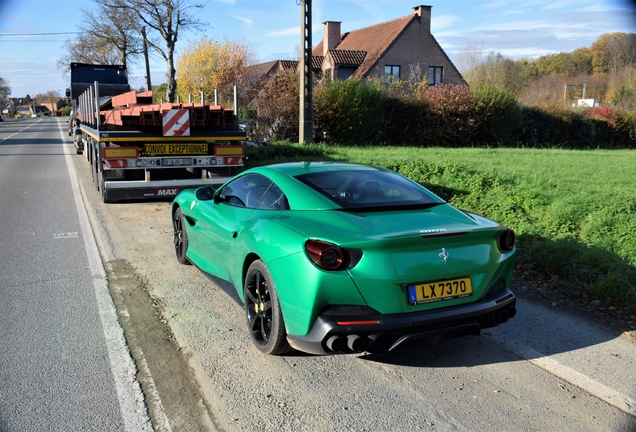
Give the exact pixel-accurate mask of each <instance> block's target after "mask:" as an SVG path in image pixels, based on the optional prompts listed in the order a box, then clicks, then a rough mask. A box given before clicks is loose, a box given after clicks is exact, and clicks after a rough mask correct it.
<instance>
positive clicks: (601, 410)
mask: <svg viewBox="0 0 636 432" xmlns="http://www.w3.org/2000/svg"><path fill="white" fill-rule="evenodd" d="M74 162H75V166H76V170H77V173H78V175H79V179H80V182H81V184H82V186H83V189H82V190H83V194H84V195H83V196H84V200H85V204H86V207H87V210H88V214H89V217H90V219H91V224H92V226H93V228H94V231H95V235H96V237H97V239H98V244H99V245H100V250H101V253H102V257H103V259H104V261H105V267H106V268H107V269H110V270H109V275H111V276H110V277H109V280H111V281H112V283H111V286H110V289H111V293H113V295H114V296H115V297H116V298H118V299H119V300H120V301H116V303H117V304H118V309H120V310H123V311H125V312H124V313H123V314H122V313H120V316H122V315H125V316H129V317H130V318H131V320H132V319H133V317H135V316H137V315H139V314H140V311H141V310H142V309H143V308H144V306H143V304H144V301H143V299H141V300H139V298H140V292H144V293H146V294H147V297H148V298H147V300H146V304H151V305H152V307H153V308H154V309H156V311H157V321H159V322H160V323H162V324H163V325H164V333H163V334H164V335H165V338H167V339H169V340H170V343H171V344H172V345H173V346H174V349H173V350H170V349H169V348H168V349H167V350H166V351H164V354H161V353H152V352H150V351H149V350H148V349H144V343H142V342H140V343H139V344H138V345H137V344H136V345H135V349H137V348H138V349H140V350H141V351H143V352H142V354H143V363H144V364H147V365H148V374H149V375H150V376H152V377H153V380H154V387H152V388H153V391H154V392H155V393H154V395H155V396H154V397H155V398H156V399H157V400H158V401H159V402H161V405H162V406H161V407H160V409H159V410H158V411H159V412H163V413H164V415H165V419H164V420H165V421H164V422H163V423H162V424H163V426H162V428H164V429H166V430H168V429H170V428H173V429H183V430H186V429H195V428H196V427H195V426H194V425H192V424H191V423H188V422H187V418H186V417H188V416H186V415H184V414H183V413H184V409H185V407H183V406H181V407H179V406H175V405H174V401H175V400H179V399H181V398H183V397H185V396H186V394H189V393H190V392H195V393H196V397H195V401H196V405H197V408H198V410H197V411H196V412H195V417H196V418H197V423H196V424H197V425H198V427H199V428H200V429H203V428H205V429H208V430H213V429H216V430H223V431H243V430H249V431H280V430H289V431H323V430H325V431H326V430H335V431H349V430H351V431H362V430H364V431H406V430H430V431H447V430H452V431H484V430H488V431H555V430H561V431H577V432H578V431H615V432H628V431H636V419H635V418H634V415H636V404H635V403H634V401H635V400H636V380H635V379H634V371H636V345H635V344H634V343H633V342H632V341H630V340H628V339H627V338H624V337H622V336H620V335H618V334H616V333H614V332H612V331H611V329H604V328H601V327H599V326H598V325H596V324H595V323H593V322H589V321H588V320H586V319H585V317H580V316H577V315H575V314H571V313H570V312H568V311H566V310H564V309H562V308H560V307H556V306H555V307H552V308H551V309H550V308H547V309H546V308H545V307H544V306H542V305H539V304H533V303H530V302H528V301H522V300H520V301H519V304H518V315H517V316H516V317H515V318H514V319H512V320H511V321H509V322H508V323H506V324H505V325H503V326H500V327H497V328H495V329H489V330H487V331H485V332H484V334H483V335H482V336H480V337H466V338H460V339H453V340H447V341H442V342H441V343H440V344H439V345H437V346H434V347H432V346H427V345H412V346H408V347H400V348H399V349H397V350H396V351H394V352H392V353H389V354H387V355H385V356H372V355H340V356H327V357H316V356H309V355H304V354H300V353H295V354H292V355H289V356H281V357H273V356H264V355H262V354H261V353H260V352H259V351H258V350H257V349H256V348H255V347H253V346H252V344H251V341H250V338H249V336H248V334H247V331H246V324H245V317H244V312H243V309H242V307H241V305H239V304H238V303H237V301H236V295H235V294H233V287H231V286H228V285H227V284H226V283H223V282H222V281H218V280H210V279H209V278H207V277H206V276H204V275H203V274H201V272H199V271H198V270H197V269H196V268H194V267H193V266H181V265H179V264H178V263H177V261H176V259H175V257H174V250H173V244H172V228H171V222H170V204H169V203H167V202H150V203H148V202H138V203H114V204H103V203H101V201H100V199H99V196H98V194H97V192H96V191H95V190H94V188H93V185H92V183H91V182H90V175H89V172H88V169H87V164H86V161H84V160H83V159H82V157H81V156H79V157H76V158H74ZM514 289H515V290H517V291H519V292H521V291H523V289H524V286H523V285H519V284H518V285H517V286H515V288H514ZM135 297H137V298H138V300H137V301H129V300H128V299H130V298H135ZM142 323H143V325H142V326H140V325H134V323H131V324H132V328H133V330H134V331H135V332H136V334H137V335H138V336H139V338H140V339H143V338H145V337H150V335H147V334H145V333H146V332H144V329H143V326H144V325H145V326H147V325H149V321H143V320H142ZM156 324H157V323H155V324H154V325H156ZM154 325H153V326H154ZM149 345H152V344H147V343H146V345H145V346H146V347H148V346H149ZM175 350H176V351H178V352H179V353H181V358H182V359H183V360H184V361H185V362H186V363H187V366H188V367H187V368H184V367H183V364H181V363H180V361H178V359H174V362H173V363H170V364H169V365H166V363H163V364H162V363H161V362H159V361H157V359H156V358H155V357H156V356H164V355H165V353H166V352H168V353H169V352H174V351H175ZM136 358H137V357H136ZM166 368H168V369H171V370H173V371H174V373H173V375H177V374H184V378H183V382H190V384H191V385H190V387H186V388H187V391H183V389H182V388H181V387H180V386H177V385H172V386H166V385H162V382H163V378H161V377H160V375H159V374H161V372H162V371H165V370H166ZM199 397H200V399H199ZM151 411H154V410H151ZM153 417H154V416H153ZM153 424H157V423H154V422H153Z"/></svg>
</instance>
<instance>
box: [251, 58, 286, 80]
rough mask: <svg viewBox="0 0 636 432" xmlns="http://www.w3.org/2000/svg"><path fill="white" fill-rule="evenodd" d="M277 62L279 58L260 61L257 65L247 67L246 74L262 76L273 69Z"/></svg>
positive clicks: (256, 76)
mask: <svg viewBox="0 0 636 432" xmlns="http://www.w3.org/2000/svg"><path fill="white" fill-rule="evenodd" d="M277 62H278V60H273V61H270V62H267V63H260V64H257V65H253V66H248V67H246V68H245V72H246V75H247V76H250V77H255V78H260V77H261V76H263V75H265V74H266V73H268V72H269V71H271V70H272V68H273V67H274V66H275V65H276V63H277Z"/></svg>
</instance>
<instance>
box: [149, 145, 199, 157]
mask: <svg viewBox="0 0 636 432" xmlns="http://www.w3.org/2000/svg"><path fill="white" fill-rule="evenodd" d="M144 152H145V153H146V154H147V155H204V154H208V145H207V144H145V145H144Z"/></svg>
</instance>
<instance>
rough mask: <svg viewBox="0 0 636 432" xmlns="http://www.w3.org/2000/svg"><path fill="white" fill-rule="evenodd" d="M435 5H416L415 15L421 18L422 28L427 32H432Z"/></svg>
mask: <svg viewBox="0 0 636 432" xmlns="http://www.w3.org/2000/svg"><path fill="white" fill-rule="evenodd" d="M432 7H433V6H415V7H414V8H413V10H414V11H415V15H417V16H418V17H419V18H420V23H421V24H422V28H423V29H424V30H426V31H427V32H429V33H430V32H431V8H432Z"/></svg>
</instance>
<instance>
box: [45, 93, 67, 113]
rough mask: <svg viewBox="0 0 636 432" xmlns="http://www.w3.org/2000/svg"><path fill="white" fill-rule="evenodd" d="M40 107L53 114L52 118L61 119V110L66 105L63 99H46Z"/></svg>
mask: <svg viewBox="0 0 636 432" xmlns="http://www.w3.org/2000/svg"><path fill="white" fill-rule="evenodd" d="M40 105H41V106H44V107H46V109H47V110H48V111H49V112H51V113H53V117H61V116H62V115H63V113H62V108H64V107H65V106H66V105H68V104H67V103H66V99H64V98H55V99H53V100H51V101H49V100H48V99H46V100H44V101H42V103H40Z"/></svg>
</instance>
